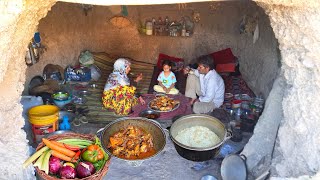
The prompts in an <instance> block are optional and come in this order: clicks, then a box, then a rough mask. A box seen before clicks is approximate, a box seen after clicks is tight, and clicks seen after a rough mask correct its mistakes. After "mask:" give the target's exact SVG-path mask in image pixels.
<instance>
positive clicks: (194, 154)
mask: <svg viewBox="0 0 320 180" xmlns="http://www.w3.org/2000/svg"><path fill="white" fill-rule="evenodd" d="M230 137H231V135H230V133H228V132H227V130H226V128H225V126H224V124H223V123H222V122H221V121H220V120H219V119H217V118H215V117H212V116H209V115H204V114H191V115H187V116H182V117H180V118H179V119H177V120H176V121H175V122H174V123H173V124H172V126H171V128H170V138H171V139H172V141H173V143H174V146H175V148H176V150H177V152H178V154H179V155H180V156H182V157H183V158H186V159H188V160H192V161H206V160H209V159H212V158H214V157H215V156H216V155H217V154H218V153H219V151H220V148H221V145H222V144H223V143H224V142H225V141H226V140H227V139H229V138H230Z"/></svg>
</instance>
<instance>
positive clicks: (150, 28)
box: [146, 21, 153, 35]
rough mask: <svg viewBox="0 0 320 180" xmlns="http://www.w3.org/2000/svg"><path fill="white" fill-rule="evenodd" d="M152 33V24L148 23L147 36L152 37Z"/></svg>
mask: <svg viewBox="0 0 320 180" xmlns="http://www.w3.org/2000/svg"><path fill="white" fill-rule="evenodd" d="M152 32H153V25H152V22H150V21H147V22H146V35H152Z"/></svg>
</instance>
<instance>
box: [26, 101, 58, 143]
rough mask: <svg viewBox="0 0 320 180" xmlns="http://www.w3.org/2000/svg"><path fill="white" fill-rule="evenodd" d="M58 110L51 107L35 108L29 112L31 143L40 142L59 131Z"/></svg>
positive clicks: (55, 107)
mask: <svg viewBox="0 0 320 180" xmlns="http://www.w3.org/2000/svg"><path fill="white" fill-rule="evenodd" d="M58 119H59V108H58V107H57V106H53V105H41V106H35V107H33V108H31V109H30V110H29V122H30V123H31V128H32V135H33V141H34V142H35V143H37V142H41V139H42V138H43V137H44V136H45V135H47V134H50V133H52V132H55V131H56V130H58V129H59V121H58Z"/></svg>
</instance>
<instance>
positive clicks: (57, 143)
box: [51, 141, 80, 151]
mask: <svg viewBox="0 0 320 180" xmlns="http://www.w3.org/2000/svg"><path fill="white" fill-rule="evenodd" d="M51 142H52V143H53V144H55V145H57V146H60V147H65V148H67V149H69V150H71V151H78V150H80V147H79V146H76V145H68V144H65V143H61V142H58V141H51Z"/></svg>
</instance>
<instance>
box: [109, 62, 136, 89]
mask: <svg viewBox="0 0 320 180" xmlns="http://www.w3.org/2000/svg"><path fill="white" fill-rule="evenodd" d="M130 65H131V63H130V61H128V60H127V59H124V58H119V59H117V60H116V62H114V64H113V72H112V73H111V74H110V75H109V78H108V80H107V83H106V85H105V86H104V90H105V91H107V90H109V89H113V88H116V87H118V86H125V85H130V80H129V78H128V76H127V74H126V69H127V67H128V66H130Z"/></svg>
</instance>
